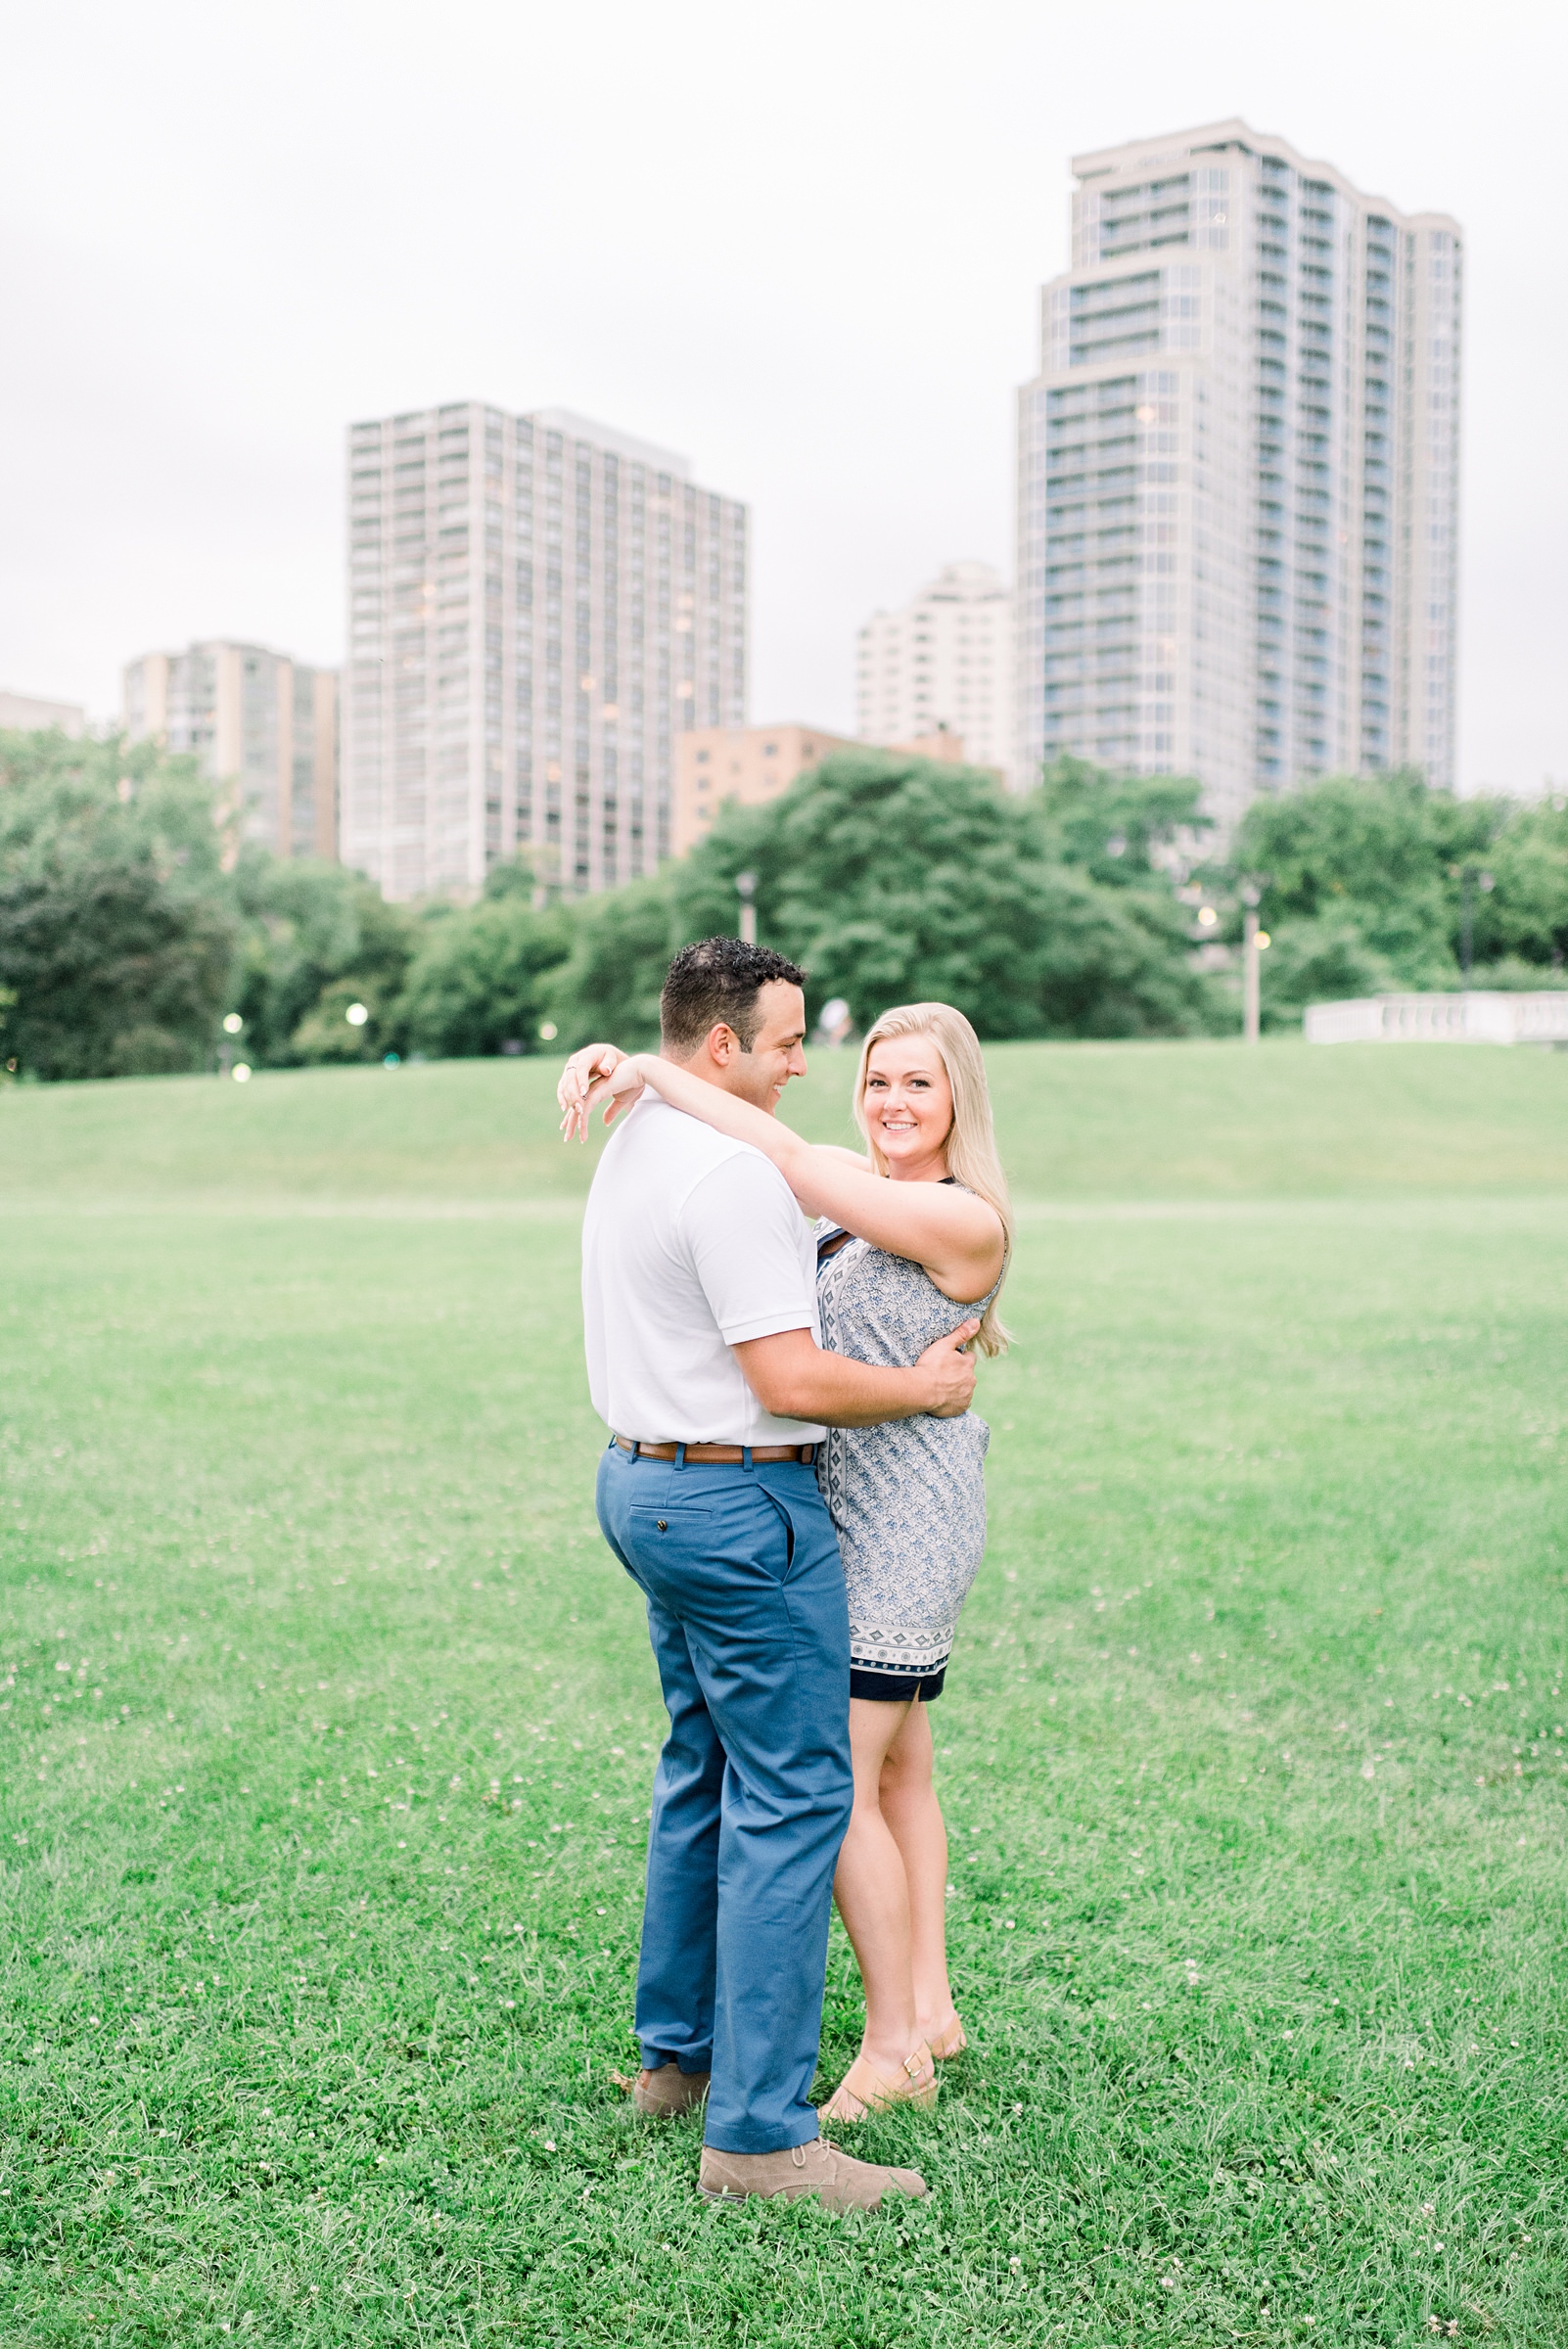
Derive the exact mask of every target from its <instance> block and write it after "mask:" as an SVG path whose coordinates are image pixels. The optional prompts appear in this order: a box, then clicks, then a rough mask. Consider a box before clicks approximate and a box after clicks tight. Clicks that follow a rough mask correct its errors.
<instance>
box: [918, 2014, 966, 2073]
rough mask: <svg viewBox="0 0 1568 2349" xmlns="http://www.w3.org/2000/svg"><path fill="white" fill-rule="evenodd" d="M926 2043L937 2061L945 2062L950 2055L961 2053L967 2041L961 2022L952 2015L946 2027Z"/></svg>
mask: <svg viewBox="0 0 1568 2349" xmlns="http://www.w3.org/2000/svg"><path fill="white" fill-rule="evenodd" d="M927 2045H928V2046H929V2047H930V2049H931V2052H932V2055H933V2057H934V2058H935V2060H936V2061H937V2062H938V2063H946V2062H947V2061H948V2060H949V2059H950V2058H951V2057H952V2056H954V2055H961V2054H962V2053H963V2051H964V2050H965V2048H967V2047H968V2045H969V2042H968V2040H967V2039H966V2038H965V2037H964V2027H963V2025H962V2023H961V2022H960V2021H959V2020H958V2017H957V2016H956V2015H954V2016H953V2018H952V2021H951V2022H950V2023H949V2024H948V2025H947V2027H946V2029H945V2031H941V2032H939V2033H938V2035H937V2037H936V2038H935V2039H933V2040H930V2041H928V2042H927Z"/></svg>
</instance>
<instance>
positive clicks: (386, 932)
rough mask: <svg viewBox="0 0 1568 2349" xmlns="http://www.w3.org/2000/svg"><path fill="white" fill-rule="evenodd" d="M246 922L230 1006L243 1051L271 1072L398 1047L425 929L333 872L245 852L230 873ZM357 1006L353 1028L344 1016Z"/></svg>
mask: <svg viewBox="0 0 1568 2349" xmlns="http://www.w3.org/2000/svg"><path fill="white" fill-rule="evenodd" d="M234 889H235V898H236V902H237V904H238V907H239V911H240V914H241V916H242V919H243V921H244V924H245V933H244V941H243V944H242V947H241V952H240V956H239V961H238V966H237V969H236V973H235V979H234V988H233V993H234V1001H233V1003H232V1004H231V1005H230V1006H229V1008H230V1009H232V1010H235V1011H238V1012H239V1013H240V1015H241V1017H242V1018H243V1019H244V1021H245V1031H244V1034H245V1048H246V1051H247V1053H248V1055H249V1056H250V1057H251V1058H252V1059H253V1060H255V1061H258V1062H260V1063H262V1064H264V1065H268V1066H272V1067H287V1066H291V1065H295V1064H298V1063H299V1062H301V1061H304V1062H311V1061H328V1060H330V1061H348V1060H368V1059H372V1058H379V1057H380V1055H381V1054H382V1053H383V1052H385V1051H386V1050H387V1049H388V1047H389V1045H390V1044H392V1043H395V1042H397V1041H398V1040H399V1037H400V1031H399V1025H398V1005H399V1002H400V999H401V996H402V991H403V985H404V981H405V979H406V977H407V974H408V970H409V966H410V964H411V963H412V961H413V959H414V956H415V953H416V951H417V949H418V946H419V944H420V941H421V937H422V935H423V929H424V925H423V923H422V921H421V919H420V916H419V915H418V914H417V913H416V912H414V911H413V910H411V909H410V908H409V907H407V906H405V905H392V904H389V903H388V902H387V900H386V899H385V898H383V897H382V894H381V892H380V890H378V889H377V887H376V885H375V883H374V882H372V881H367V880H366V879H365V877H364V875H363V874H362V873H352V872H348V871H346V869H345V867H344V866H342V865H337V864H318V863H314V862H312V861H309V860H306V859H299V860H290V859H285V858H282V857H277V856H270V855H267V854H266V853H265V852H263V851H260V850H256V849H254V848H253V849H248V850H247V851H246V852H245V853H244V854H243V855H242V856H241V858H240V860H239V863H238V865H237V867H236V870H235V873H234ZM355 1002H358V1003H363V1004H364V1005H365V1007H366V1009H367V1011H368V1012H369V1014H370V1018H369V1019H368V1021H366V1022H365V1023H364V1024H363V1025H362V1026H358V1027H355V1026H353V1025H351V1024H350V1023H349V1022H348V1020H347V1019H346V1017H345V1014H346V1011H347V1008H348V1006H349V1004H351V1003H355Z"/></svg>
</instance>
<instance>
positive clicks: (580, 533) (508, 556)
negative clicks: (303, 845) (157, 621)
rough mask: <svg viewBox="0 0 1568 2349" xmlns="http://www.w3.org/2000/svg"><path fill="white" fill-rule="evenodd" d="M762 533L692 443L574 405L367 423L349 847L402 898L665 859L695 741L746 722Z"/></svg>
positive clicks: (353, 515)
mask: <svg viewBox="0 0 1568 2349" xmlns="http://www.w3.org/2000/svg"><path fill="white" fill-rule="evenodd" d="M747 541H748V516H747V510H746V508H745V506H743V505H741V504H739V503H737V502H736V500H735V499H733V498H727V497H721V496H719V495H718V494H717V493H716V492H715V491H714V490H710V489H703V488H699V487H698V485H697V484H696V483H695V482H693V481H692V480H691V478H690V468H689V466H688V463H687V461H686V459H685V458H684V457H679V456H675V455H672V454H671V453H670V452H669V450H668V449H661V448H656V447H653V446H651V445H650V444H649V443H647V442H645V441H642V440H637V439H634V438H631V437H630V436H629V435H628V434H625V433H619V432H616V431H613V430H612V429H611V428H610V427H608V426H606V425H600V424H592V423H589V422H588V421H587V420H586V419H585V418H583V417H580V416H575V415H571V414H569V413H568V412H567V411H566V410H564V409H555V408H546V409H540V410H538V411H536V412H535V413H533V414H531V415H526V416H510V415H507V414H505V413H503V411H502V410H500V409H499V408H491V407H486V406H484V404H483V403H481V402H479V401H461V402H458V403H456V404H455V405H452V406H448V407H442V408H429V409H420V410H416V411H410V412H409V413H406V414H403V415H400V416H388V417H383V418H380V419H378V420H376V421H373V422H370V423H365V424H356V425H354V426H352V427H351V428H350V431H349V434H348V542H349V543H348V601H349V622H348V625H349V657H348V664H347V668H346V681H345V692H344V722H343V735H344V758H343V834H342V838H343V856H344V861H345V862H346V863H347V864H351V865H354V866H356V867H357V868H358V869H359V870H360V871H362V872H366V873H369V874H370V875H372V877H373V878H374V879H375V880H377V881H379V882H380V884H381V886H382V888H383V890H384V891H385V893H386V894H387V896H389V897H392V898H411V897H418V896H422V895H423V894H425V893H426V892H433V893H440V892H445V893H451V894H456V895H464V894H468V893H472V892H473V891H474V890H476V889H477V888H478V887H479V886H480V885H481V884H482V883H483V881H484V875H485V873H486V871H487V870H488V868H489V867H490V865H492V864H493V863H495V862H496V861H497V860H498V859H503V858H508V857H512V856H516V855H522V856H524V857H526V858H527V859H528V860H529V861H530V863H531V864H532V866H533V869H534V872H535V874H536V876H537V878H538V881H539V883H540V885H541V886H543V887H548V888H560V889H563V890H566V891H567V892H569V893H572V894H581V893H584V892H586V891H590V890H598V889H608V888H610V887H612V886H613V885H614V884H615V883H616V882H619V881H626V880H630V879H631V878H633V876H635V875H636V874H639V873H647V872H651V871H652V870H653V869H654V867H655V865H656V864H657V863H658V862H659V860H660V859H661V858H662V857H664V856H666V855H668V854H669V804H670V791H671V786H672V781H673V764H674V762H673V746H674V742H675V738H676V736H677V735H678V734H680V733H681V732H682V731H684V730H685V729H687V728H689V727H693V726H710V725H742V724H744V722H745V718H746V706H747V611H748V581H749V550H748V543H747Z"/></svg>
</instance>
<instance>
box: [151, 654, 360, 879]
mask: <svg viewBox="0 0 1568 2349" xmlns="http://www.w3.org/2000/svg"><path fill="white" fill-rule="evenodd" d="M121 710H122V715H123V719H124V725H125V731H126V733H127V734H128V735H129V736H130V738H131V740H132V742H140V741H143V740H145V739H146V738H147V737H148V736H152V737H153V738H155V739H156V740H159V741H161V743H162V744H163V746H164V748H165V749H167V750H169V751H175V752H184V753H189V754H190V755H191V756H192V757H193V758H195V759H196V760H199V761H200V763H201V767H202V771H203V773H204V774H205V775H206V776H207V777H208V781H209V782H210V783H211V784H212V785H213V787H214V789H215V790H216V791H218V792H219V793H220V794H224V793H229V794H232V798H233V804H234V805H235V806H237V808H238V810H239V813H240V829H241V833H242V836H243V837H244V838H245V839H247V840H254V841H258V842H259V843H260V844H261V846H262V847H263V848H267V849H270V850H271V851H272V852H273V853H274V855H278V856H321V857H327V858H336V856H337V853H338V673H337V671H336V669H331V668H309V667H308V666H307V665H306V664H305V663H304V662H302V661H293V660H291V659H290V658H289V656H288V654H287V653H274V652H270V651H269V650H268V649H267V647H266V646H265V645H259V644H231V643H228V642H225V641H223V640H222V639H214V640H213V641H211V642H208V643H204V644H193V645H190V646H188V647H187V649H186V650H185V651H184V652H183V653H144V654H143V655H142V657H141V659H140V660H139V661H131V662H129V663H127V665H126V668H125V670H124V673H123V679H122V702H121Z"/></svg>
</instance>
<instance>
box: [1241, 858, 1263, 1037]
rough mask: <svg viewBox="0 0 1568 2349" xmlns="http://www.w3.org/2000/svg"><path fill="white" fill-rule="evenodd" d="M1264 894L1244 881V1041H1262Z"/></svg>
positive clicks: (1242, 994)
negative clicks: (1260, 935)
mask: <svg viewBox="0 0 1568 2349" xmlns="http://www.w3.org/2000/svg"><path fill="white" fill-rule="evenodd" d="M1262 896H1263V891H1262V889H1261V888H1260V887H1259V885H1258V883H1257V882H1256V881H1243V883H1242V885H1241V902H1242V904H1243V905H1244V906H1245V907H1246V911H1245V912H1244V913H1243V915H1242V917H1241V1040H1242V1042H1243V1043H1244V1044H1255V1043H1256V1042H1257V1041H1258V1030H1259V1024H1260V1023H1259V1012H1260V1008H1261V1006H1260V990H1259V986H1258V902H1259V899H1260V898H1262Z"/></svg>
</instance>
